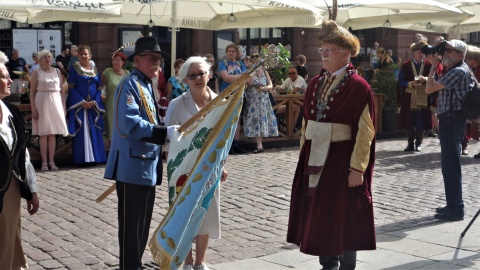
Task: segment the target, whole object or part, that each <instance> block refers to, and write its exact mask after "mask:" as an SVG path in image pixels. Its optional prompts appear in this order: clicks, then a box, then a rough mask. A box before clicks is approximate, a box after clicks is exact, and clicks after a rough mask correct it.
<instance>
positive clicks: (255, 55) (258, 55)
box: [250, 54, 260, 59]
mask: <svg viewBox="0 0 480 270" xmlns="http://www.w3.org/2000/svg"><path fill="white" fill-rule="evenodd" d="M259 57H260V54H252V55H250V58H252V59H255V58H259Z"/></svg>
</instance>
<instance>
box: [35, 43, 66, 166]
mask: <svg viewBox="0 0 480 270" xmlns="http://www.w3.org/2000/svg"><path fill="white" fill-rule="evenodd" d="M38 59H39V61H40V68H38V69H36V70H34V71H33V73H32V78H31V89H30V102H31V106H32V118H33V120H32V130H33V132H32V133H33V135H38V136H39V141H40V154H41V156H42V167H41V170H42V171H47V170H48V167H50V169H51V170H58V167H57V166H56V165H55V162H54V155H55V146H56V135H57V134H60V135H63V136H66V135H68V131H67V124H66V122H65V114H66V111H65V92H64V91H62V90H61V89H62V88H61V87H60V86H61V85H63V78H62V75H61V73H60V70H58V69H56V68H53V67H52V59H53V55H52V54H51V53H50V51H48V50H43V51H41V52H39V53H38ZM47 157H48V163H47Z"/></svg>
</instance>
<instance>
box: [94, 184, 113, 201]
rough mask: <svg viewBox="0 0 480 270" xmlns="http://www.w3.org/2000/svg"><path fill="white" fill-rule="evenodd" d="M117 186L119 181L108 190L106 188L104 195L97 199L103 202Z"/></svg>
mask: <svg viewBox="0 0 480 270" xmlns="http://www.w3.org/2000/svg"><path fill="white" fill-rule="evenodd" d="M116 188H117V183H113V185H111V186H110V187H109V188H108V189H107V190H105V191H104V192H103V193H102V195H100V196H98V198H97V199H96V200H95V201H96V202H97V203H101V202H102V201H103V200H105V198H107V197H108V195H110V193H112V192H113V191H114V190H115V189H116Z"/></svg>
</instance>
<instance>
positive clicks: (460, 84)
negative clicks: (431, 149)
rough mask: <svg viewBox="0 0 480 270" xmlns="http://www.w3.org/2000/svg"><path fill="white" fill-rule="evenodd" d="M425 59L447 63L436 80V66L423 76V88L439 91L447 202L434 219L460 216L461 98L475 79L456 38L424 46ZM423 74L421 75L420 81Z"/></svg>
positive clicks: (462, 123)
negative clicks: (424, 83)
mask: <svg viewBox="0 0 480 270" xmlns="http://www.w3.org/2000/svg"><path fill="white" fill-rule="evenodd" d="M426 52H427V53H428V54H427V59H428V60H430V62H432V65H433V66H434V67H435V68H436V67H437V66H438V65H439V64H440V61H439V58H438V56H439V55H440V56H442V62H443V64H445V65H446V66H447V67H448V70H447V72H446V73H445V75H443V76H442V77H441V78H440V79H439V80H438V81H436V80H435V78H434V75H435V69H430V72H429V74H428V79H427V80H426V87H425V92H426V93H428V94H431V93H434V92H437V91H439V95H438V106H437V117H438V119H439V125H440V130H439V138H440V149H441V165H442V174H443V182H444V186H445V197H446V201H447V205H446V206H441V207H437V209H436V212H437V214H436V215H435V216H434V217H435V218H436V219H441V220H451V221H458V220H463V216H464V204H463V199H462V168H461V164H460V149H461V143H462V141H463V137H464V135H465V124H466V118H465V116H464V115H463V112H462V104H461V101H462V99H463V97H464V96H465V94H466V93H467V92H468V91H470V90H471V89H472V87H473V86H474V83H475V81H474V79H473V77H472V75H471V74H470V71H469V67H468V66H467V64H466V63H465V62H464V60H465V54H466V53H467V45H466V44H465V43H464V42H463V41H461V40H457V39H452V40H449V41H441V42H440V44H439V45H438V46H429V47H427V48H426ZM422 81H425V78H420V82H422Z"/></svg>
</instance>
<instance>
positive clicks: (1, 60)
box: [0, 51, 8, 64]
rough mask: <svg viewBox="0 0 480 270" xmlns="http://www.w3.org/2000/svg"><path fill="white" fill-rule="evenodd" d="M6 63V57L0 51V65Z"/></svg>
mask: <svg viewBox="0 0 480 270" xmlns="http://www.w3.org/2000/svg"><path fill="white" fill-rule="evenodd" d="M7 62H8V57H7V55H6V54H5V53H4V52H2V51H0V64H6V63H7Z"/></svg>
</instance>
